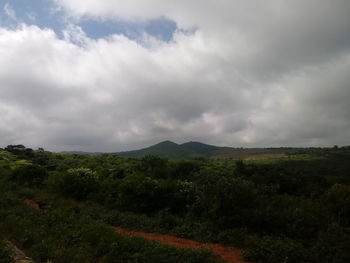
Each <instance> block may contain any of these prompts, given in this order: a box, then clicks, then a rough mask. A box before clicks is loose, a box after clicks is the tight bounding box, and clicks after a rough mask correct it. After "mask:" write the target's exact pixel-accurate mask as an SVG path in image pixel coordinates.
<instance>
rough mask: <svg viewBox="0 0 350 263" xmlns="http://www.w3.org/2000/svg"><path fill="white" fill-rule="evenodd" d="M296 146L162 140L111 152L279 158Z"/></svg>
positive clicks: (175, 156) (136, 155)
mask: <svg viewBox="0 0 350 263" xmlns="http://www.w3.org/2000/svg"><path fill="white" fill-rule="evenodd" d="M296 150H297V148H295V149H293V150H292V148H233V147H220V146H214V145H209V144H205V143H201V142H194V141H191V142H186V143H183V144H177V143H174V142H172V141H163V142H160V143H157V144H155V145H152V146H149V147H147V148H143V149H140V150H134V151H124V152H113V153H110V154H116V155H120V156H123V157H127V158H142V157H144V156H146V155H157V156H160V157H164V158H169V159H190V158H215V159H245V160H256V159H264V158H279V157H282V156H285V155H286V153H287V152H291V151H296ZM62 153H71V154H89V155H100V154H103V153H100V152H93V153H91V152H90V153H89V152H79V151H71V152H62Z"/></svg>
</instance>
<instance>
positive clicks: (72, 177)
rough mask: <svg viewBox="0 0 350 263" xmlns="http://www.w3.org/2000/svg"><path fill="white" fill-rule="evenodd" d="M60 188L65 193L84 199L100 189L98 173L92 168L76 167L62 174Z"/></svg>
mask: <svg viewBox="0 0 350 263" xmlns="http://www.w3.org/2000/svg"><path fill="white" fill-rule="evenodd" d="M59 188H60V190H61V191H62V192H63V193H64V194H65V195H67V196H71V197H74V198H76V199H79V200H83V199H86V198H87V197H88V195H89V194H91V193H93V192H96V191H97V190H98V188H99V183H98V178H97V176H96V174H95V173H94V172H92V171H91V170H90V169H88V168H76V169H69V170H68V171H67V172H66V173H65V174H64V175H63V176H62V180H61V182H59Z"/></svg>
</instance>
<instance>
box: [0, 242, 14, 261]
mask: <svg viewBox="0 0 350 263" xmlns="http://www.w3.org/2000/svg"><path fill="white" fill-rule="evenodd" d="M0 262H1V263H14V261H13V259H12V257H11V254H10V251H9V248H8V247H7V246H6V244H5V242H3V241H2V240H0Z"/></svg>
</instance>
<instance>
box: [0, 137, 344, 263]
mask: <svg viewBox="0 0 350 263" xmlns="http://www.w3.org/2000/svg"><path fill="white" fill-rule="evenodd" d="M169 145H170V146H171V145H172V146H171V147H173V146H174V145H173V144H172V143H169V142H167V143H164V144H163V145H161V147H165V146H169ZM189 146H191V145H189ZM192 146H193V145H192ZM194 146H196V147H197V146H198V147H199V148H201V149H202V148H203V147H202V146H201V145H194ZM174 147H177V146H176V145H175V146H174ZM17 148H18V147H12V148H11V147H10V150H11V151H12V152H14V153H16V156H17V157H16V156H13V155H12V154H10V153H6V152H3V153H2V154H1V156H0V157H1V159H0V175H1V177H0V187H1V189H0V190H2V191H3V192H6V196H4V197H3V198H2V199H1V200H2V201H1V200H0V205H1V208H2V210H1V211H0V233H10V236H12V237H14V238H15V240H17V242H18V243H19V245H20V246H21V247H23V248H24V249H26V250H27V251H29V253H30V255H33V257H35V259H37V260H38V261H40V262H43V261H45V260H47V259H56V261H54V262H88V263H89V262H97V259H98V260H100V261H99V262H102V263H105V262H164V261H169V262H172V261H173V262H210V260H211V259H209V256H208V254H207V252H205V251H204V252H184V251H182V252H179V251H177V250H174V249H170V248H168V247H164V246H160V245H157V244H153V243H149V242H145V241H144V240H140V239H134V238H123V237H115V234H114V233H111V231H110V230H109V229H108V228H106V227H105V226H104V224H103V223H102V222H105V223H107V224H110V225H116V226H121V227H125V228H129V229H137V230H144V231H147V232H158V233H167V234H173V235H176V236H179V237H186V238H192V239H197V240H201V241H205V242H220V243H224V244H228V245H235V246H240V247H243V248H246V252H245V256H246V257H247V258H249V259H252V260H254V261H256V262H257V263H258V262H262V263H274V262H291V263H293V262H300V263H316V262H317V263H347V262H350V253H349V251H350V249H349V248H350V238H349V237H350V230H349V229H350V223H349V222H350V210H349V207H350V188H349V185H350V177H349V175H350V164H349V162H348V160H349V158H350V152H349V150H348V149H347V148H346V149H345V148H334V149H316V148H313V149H303V151H302V152H300V153H298V154H296V151H295V150H293V149H281V150H284V151H286V150H288V151H290V154H289V155H288V157H286V158H282V159H281V160H274V161H271V160H261V161H231V160H226V161H225V160H204V159H201V160H199V159H197V160H194V159H192V160H168V159H164V158H160V157H156V156H146V157H144V158H143V159H124V158H122V157H119V156H115V155H107V154H104V155H99V156H89V155H77V154H55V153H49V152H45V151H44V150H37V151H33V152H32V153H30V154H23V152H25V150H23V149H26V148H25V147H24V148H23V147H19V148H18V149H17ZM209 148H210V147H209ZM209 148H207V147H204V148H203V149H204V150H205V149H208V150H210V149H209ZM21 149H22V150H21ZM203 149H202V150H203ZM238 150H240V151H241V152H242V154H243V152H244V149H237V151H238ZM16 151H17V152H16ZM251 151H253V149H251ZM254 151H256V152H259V151H258V149H255V150H254ZM260 152H263V151H262V150H261V151H260ZM22 158H24V159H26V160H22ZM29 163H32V164H29ZM81 167H84V168H81ZM46 170H48V171H49V172H48V174H47V172H46ZM19 183H20V184H19ZM10 191H11V192H12V193H13V194H12V195H11V194H9V192H10ZM16 195H21V196H22V197H23V198H25V197H29V198H33V197H34V196H36V198H37V199H38V200H46V201H45V202H44V203H47V204H48V205H47V206H45V207H46V208H47V210H48V211H46V212H45V213H44V215H41V216H39V215H38V213H36V212H35V211H33V210H32V209H28V208H27V207H23V204H22V201H20V200H17V199H16ZM64 198H68V200H67V199H64ZM76 200H79V202H77V201H76ZM21 204H22V205H21ZM50 207H51V208H50ZM52 207H57V210H55V211H51V209H52ZM34 222H35V223H34ZM58 222H59V223H58ZM58 233H60V234H58ZM61 233H65V234H61ZM57 247H61V248H62V249H56V248H57ZM192 253H194V254H193V255H192ZM168 255H171V257H170V259H169V260H167V259H168V258H167V257H168Z"/></svg>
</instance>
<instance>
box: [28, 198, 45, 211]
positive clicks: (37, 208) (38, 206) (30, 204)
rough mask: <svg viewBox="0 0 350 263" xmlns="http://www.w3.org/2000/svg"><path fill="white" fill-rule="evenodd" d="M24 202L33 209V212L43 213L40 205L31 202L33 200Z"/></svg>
mask: <svg viewBox="0 0 350 263" xmlns="http://www.w3.org/2000/svg"><path fill="white" fill-rule="evenodd" d="M24 202H25V203H26V204H27V205H29V206H30V207H32V208H34V209H35V210H37V211H40V212H41V211H43V210H42V209H41V208H40V205H39V204H38V203H37V202H35V201H33V200H30V199H26V200H24Z"/></svg>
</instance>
